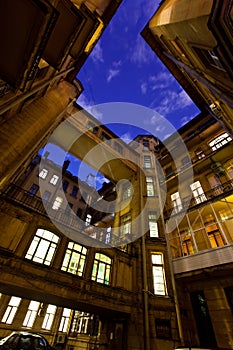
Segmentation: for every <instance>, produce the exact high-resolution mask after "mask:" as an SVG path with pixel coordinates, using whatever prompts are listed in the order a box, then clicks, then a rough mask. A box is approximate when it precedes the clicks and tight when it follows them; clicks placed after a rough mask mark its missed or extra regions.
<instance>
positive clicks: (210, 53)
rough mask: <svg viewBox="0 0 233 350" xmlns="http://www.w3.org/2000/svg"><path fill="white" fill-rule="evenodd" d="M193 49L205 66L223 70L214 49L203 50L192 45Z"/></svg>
mask: <svg viewBox="0 0 233 350" xmlns="http://www.w3.org/2000/svg"><path fill="white" fill-rule="evenodd" d="M194 50H195V52H196V54H197V55H198V56H199V58H200V59H201V61H202V62H203V63H204V65H205V66H206V67H207V68H208V67H210V66H212V67H214V68H216V69H220V70H225V69H224V67H223V66H222V64H221V62H220V61H219V58H218V55H217V53H216V52H215V51H214V50H205V49H201V48H199V47H194Z"/></svg>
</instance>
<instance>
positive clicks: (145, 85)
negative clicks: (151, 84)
mask: <svg viewBox="0 0 233 350" xmlns="http://www.w3.org/2000/svg"><path fill="white" fill-rule="evenodd" d="M140 87H141V93H142V94H143V95H145V94H146V92H147V83H142V84H141V86H140Z"/></svg>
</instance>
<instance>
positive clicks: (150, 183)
mask: <svg viewBox="0 0 233 350" xmlns="http://www.w3.org/2000/svg"><path fill="white" fill-rule="evenodd" d="M146 192H147V196H148V197H153V196H154V195H155V191H154V180H153V177H151V176H146Z"/></svg>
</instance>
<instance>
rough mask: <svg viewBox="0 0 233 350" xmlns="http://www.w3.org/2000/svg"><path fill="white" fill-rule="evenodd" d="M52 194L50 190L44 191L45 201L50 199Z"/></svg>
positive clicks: (43, 197)
mask: <svg viewBox="0 0 233 350" xmlns="http://www.w3.org/2000/svg"><path fill="white" fill-rule="evenodd" d="M50 196H51V192H49V191H44V193H43V196H42V199H43V200H44V201H48V200H49V198H50Z"/></svg>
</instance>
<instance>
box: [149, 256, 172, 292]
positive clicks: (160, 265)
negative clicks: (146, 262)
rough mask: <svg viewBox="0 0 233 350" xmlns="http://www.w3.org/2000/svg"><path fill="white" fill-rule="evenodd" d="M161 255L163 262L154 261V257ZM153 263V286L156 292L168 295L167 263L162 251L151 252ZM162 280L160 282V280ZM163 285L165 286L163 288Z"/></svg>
mask: <svg viewBox="0 0 233 350" xmlns="http://www.w3.org/2000/svg"><path fill="white" fill-rule="evenodd" d="M156 256H159V257H161V262H156V261H153V260H155V259H153V257H156ZM151 264H152V280H153V288H154V294H155V295H159V296H163V297H165V296H167V295H168V292H167V282H166V275H165V264H164V254H163V253H162V252H152V253H151ZM159 280H160V281H161V280H162V282H158V281H159ZM161 286H162V287H163V288H161Z"/></svg>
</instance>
